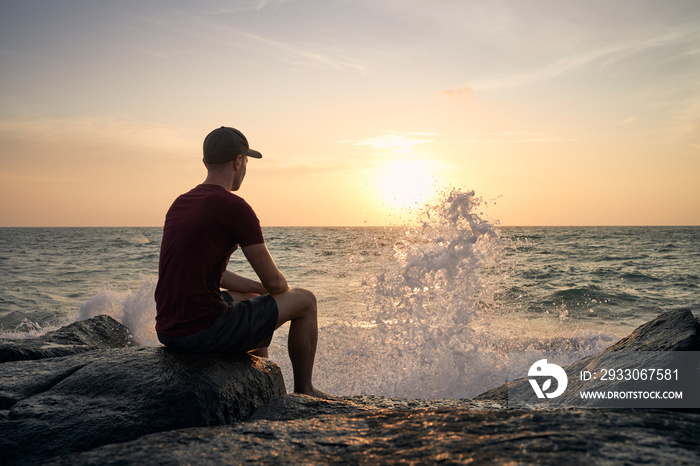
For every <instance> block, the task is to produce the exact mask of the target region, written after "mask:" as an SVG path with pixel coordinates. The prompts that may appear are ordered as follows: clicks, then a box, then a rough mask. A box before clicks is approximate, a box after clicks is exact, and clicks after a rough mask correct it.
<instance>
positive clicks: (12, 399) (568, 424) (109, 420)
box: [0, 311, 700, 465]
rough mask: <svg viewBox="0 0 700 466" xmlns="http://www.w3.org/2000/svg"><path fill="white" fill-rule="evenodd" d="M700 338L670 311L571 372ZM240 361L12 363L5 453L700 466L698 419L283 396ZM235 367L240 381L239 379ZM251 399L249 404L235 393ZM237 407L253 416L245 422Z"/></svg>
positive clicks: (258, 368) (93, 357)
mask: <svg viewBox="0 0 700 466" xmlns="http://www.w3.org/2000/svg"><path fill="white" fill-rule="evenodd" d="M698 335H700V332H699V327H698V322H697V320H695V318H694V317H693V316H692V314H690V313H689V312H685V311H673V312H669V313H665V314H662V315H660V316H659V317H658V318H657V319H654V320H653V321H651V322H649V323H648V324H645V325H643V326H641V327H640V328H638V329H637V330H635V332H633V333H632V334H631V335H630V336H629V337H627V338H624V339H622V340H621V341H620V342H618V343H617V344H615V345H613V346H612V347H610V348H609V349H608V350H606V351H604V352H602V353H599V354H598V355H594V356H591V357H590V358H586V359H585V360H582V361H579V362H577V363H575V364H573V365H571V366H570V367H567V369H570V368H571V367H574V368H575V367H578V366H576V365H577V364H586V362H585V361H586V360H588V361H589V362H590V361H597V360H596V359H595V358H603V359H600V361H604V360H605V359H604V358H609V357H614V356H615V354H620V352H621V351H633V350H634V351H662V350H663V351H697V350H699V349H700V347H699V346H698V343H699V338H698ZM238 358H248V359H247V360H240V359H235V360H232V359H230V358H224V357H222V356H206V357H205V356H197V355H186V354H176V353H170V352H168V351H166V350H164V349H163V348H140V349H134V348H127V349H112V350H107V351H99V352H90V353H87V354H83V355H75V356H69V357H65V358H59V359H44V360H40V361H24V362H12V363H6V364H2V365H0V376H1V378H0V404H2V403H4V406H0V458H2V460H3V462H5V463H9V464H22V463H35V462H40V461H45V460H47V459H48V462H47V463H46V464H53V465H88V464H105V465H109V464H115V465H116V464H139V465H152V464H153V465H155V464H159V465H162V464H164V465H169V464H173V465H175V464H202V463H204V464H224V465H225V464H241V463H246V462H250V463H256V464H287V463H289V464H314V463H320V464H326V463H337V464H345V463H349V464H375V463H398V462H419V463H429V464H430V463H452V464H454V463H468V462H473V463H476V464H483V463H487V464H491V463H514V464H532V463H537V464H542V463H544V464H558V463H562V464H599V463H602V464H635V463H645V464H698V463H700V441H699V440H698V439H699V438H700V416H698V415H697V414H694V413H687V412H678V411H670V410H654V409H635V410H631V409H581V408H577V409H527V410H524V409H506V408H505V406H506V403H507V398H508V387H507V386H502V387H499V388H497V389H494V390H491V391H489V392H486V393H484V394H483V395H481V396H479V397H477V398H476V399H474V400H402V399H395V398H391V399H388V398H382V397H376V396H355V397H345V398H342V399H339V400H334V401H325V400H316V399H312V398H309V397H306V396H303V395H285V396H281V395H283V393H284V383H283V381H282V378H281V375H280V374H279V369H278V368H277V367H276V366H275V365H274V364H273V363H271V362H269V361H267V360H263V359H258V358H254V357H250V356H239V357H238ZM64 361H67V362H68V363H67V364H66V363H64ZM236 364H238V365H242V366H243V367H238V369H234V366H236ZM234 370H240V371H242V372H240V373H239V374H237V375H236V376H235V377H234V376H232V375H231V372H232V371H234ZM574 370H575V369H574ZM251 373H255V374H254V375H250V377H252V378H254V379H255V380H258V379H260V378H262V379H265V380H261V381H259V382H252V381H250V383H249V381H248V375H243V374H251ZM241 379H244V380H245V381H246V382H245V388H240V387H239V385H237V384H241V383H243V382H241ZM256 383H258V385H257V386H256V385H255V384H256ZM518 383H522V381H514V382H511V383H510V384H511V385H513V384H518ZM236 387H238V388H236ZM256 387H263V388H260V389H261V390H269V392H266V393H265V394H262V395H261V394H260V393H258V392H257V391H256V390H258V388H256ZM528 389H529V384H528ZM242 390H248V391H247V392H245V396H243V395H241V396H239V397H238V398H236V396H235V395H232V393H234V392H235V393H242ZM3 397H4V398H3ZM248 397H250V399H254V400H256V401H253V402H250V399H249V398H248ZM256 397H257V398H256ZM255 405H257V406H259V409H257V411H255V413H254V414H252V416H251V415H250V413H251V412H252V410H253V409H255ZM174 410H177V411H176V412H173V411H174ZM240 412H247V413H248V414H247V415H245V416H240V417H236V416H235V415H234V413H240ZM73 416H75V418H76V419H77V420H75V419H74V418H73ZM246 417H248V419H249V420H247V421H245V422H234V421H238V420H242V419H245V418H246ZM224 423H228V424H227V425H221V424H224ZM217 424H219V425H217ZM205 426H208V427H205ZM64 444H65V445H67V447H65V446H63V445H64ZM11 455H14V456H11ZM59 455H60V456H59Z"/></svg>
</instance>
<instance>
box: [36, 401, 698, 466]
mask: <svg viewBox="0 0 700 466" xmlns="http://www.w3.org/2000/svg"><path fill="white" fill-rule="evenodd" d="M698 434H700V422H699V420H698V417H697V416H695V415H692V414H685V413H670V412H664V411H599V410H561V411H548V412H547V411H516V410H510V411H507V410H487V411H483V410H466V409H431V410H417V411H379V412H376V411H374V412H364V413H356V414H337V415H327V414H326V415H320V416H316V417H312V418H308V419H301V420H286V421H264V420H257V421H252V422H246V423H244V424H239V425H235V426H219V427H212V428H195V429H183V430H178V431H172V432H164V433H160V434H154V435H149V436H145V437H142V438H140V439H138V440H135V441H133V442H129V443H125V444H120V445H109V446H105V447H102V448H98V449H96V450H93V451H90V452H85V453H81V454H78V455H71V456H69V457H65V458H60V459H57V460H56V461H55V462H52V463H50V464H53V465H71V466H73V465H76V466H78V465H94V464H100V465H117V464H120V465H123V464H133V465H156V464H158V465H181V464H216V465H238V464H244V463H250V464H395V463H411V464H436V463H439V464H462V463H471V464H566V465H590V464H698V462H700V446H699V445H698Z"/></svg>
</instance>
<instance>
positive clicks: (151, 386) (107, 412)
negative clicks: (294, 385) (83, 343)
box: [0, 347, 285, 464]
mask: <svg viewBox="0 0 700 466" xmlns="http://www.w3.org/2000/svg"><path fill="white" fill-rule="evenodd" d="M284 394H285V385H284V380H283V378H282V374H281V371H280V370H279V368H278V367H277V366H276V365H275V364H274V363H272V362H271V361H269V360H267V359H263V358H257V357H255V356H250V355H247V354H241V355H232V356H224V355H198V354H187V353H179V352H173V351H170V350H167V349H165V348H164V347H144V348H124V349H110V350H103V351H91V352H88V353H84V354H79V355H72V356H66V357H61V358H51V359H40V360H34V361H17V362H8V363H4V364H1V365H0V458H2V463H3V464H27V463H29V464H33V463H36V462H39V461H41V460H45V459H47V458H50V457H53V456H57V455H65V454H68V453H71V452H76V451H84V450H88V449H91V448H95V447H98V446H101V445H105V444H108V443H114V442H124V441H128V440H133V439H136V438H138V437H141V436H143V435H146V434H150V433H154V432H162V431H167V430H172V429H178V428H183V427H193V426H212V425H220V424H225V423H229V422H235V421H242V420H245V419H247V418H248V417H250V415H251V414H252V413H253V412H254V411H255V409H257V408H258V407H260V406H262V405H264V404H265V403H268V402H270V401H272V400H274V399H275V398H278V397H280V396H282V395H284Z"/></svg>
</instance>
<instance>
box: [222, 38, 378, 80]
mask: <svg viewBox="0 0 700 466" xmlns="http://www.w3.org/2000/svg"><path fill="white" fill-rule="evenodd" d="M231 32H233V33H234V34H236V35H238V36H241V37H244V38H247V39H249V40H251V41H254V42H257V43H259V44H263V45H265V46H267V47H268V48H269V49H270V50H272V51H279V52H283V53H281V54H279V55H278V58H279V59H281V60H283V61H286V62H289V63H292V64H294V65H306V66H314V67H320V68H326V69H335V70H344V69H352V70H355V71H357V72H359V73H360V74H366V73H367V68H366V66H365V65H364V64H363V63H362V62H361V61H360V60H357V59H355V58H352V57H348V56H344V55H342V54H338V53H327V52H322V51H319V50H318V49H314V48H310V47H306V46H301V45H294V44H292V43H288V42H281V41H277V40H273V39H268V38H266V37H262V36H259V35H256V34H251V33H248V32H243V31H239V30H231Z"/></svg>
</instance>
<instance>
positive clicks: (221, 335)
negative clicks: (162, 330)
mask: <svg viewBox="0 0 700 466" xmlns="http://www.w3.org/2000/svg"><path fill="white" fill-rule="evenodd" d="M222 295H223V298H224V301H226V303H227V304H228V310H227V311H226V312H224V313H223V314H222V315H221V316H219V318H218V319H216V320H215V321H214V323H213V324H212V325H211V327H209V328H208V329H206V330H202V331H201V332H198V333H195V334H193V335H186V336H184V337H166V336H162V335H158V340H160V342H161V343H163V344H164V345H165V346H167V347H169V348H177V349H182V350H187V351H196V352H200V353H217V352H246V351H250V350H252V349H256V348H267V347H268V346H269V345H270V341H271V340H272V334H273V333H274V332H275V325H276V324H277V315H278V313H279V311H278V310H277V302H275V299H274V298H273V297H272V296H271V295H269V294H266V295H262V296H257V297H255V298H251V299H246V300H245V301H238V302H234V301H233V298H231V295H229V294H228V293H226V292H225V291H224V292H222Z"/></svg>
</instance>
